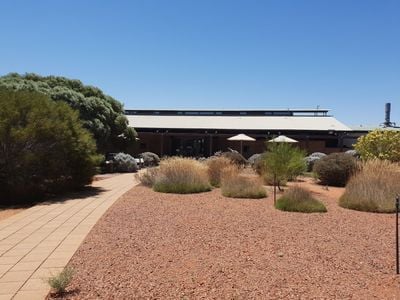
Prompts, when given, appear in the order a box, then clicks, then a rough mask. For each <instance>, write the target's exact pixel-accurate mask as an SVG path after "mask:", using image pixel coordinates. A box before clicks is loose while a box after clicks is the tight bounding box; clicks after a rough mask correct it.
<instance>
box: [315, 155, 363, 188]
mask: <svg viewBox="0 0 400 300" xmlns="http://www.w3.org/2000/svg"><path fill="white" fill-rule="evenodd" d="M356 170H357V160H356V159H355V158H354V157H352V156H351V155H348V154H345V153H332V154H329V155H327V156H325V157H323V158H321V159H320V160H318V161H317V162H315V165H314V169H313V171H314V172H315V173H316V174H317V177H318V179H319V180H320V181H321V184H326V185H332V186H345V185H346V183H347V181H348V180H349V179H350V176H351V175H353V174H354V172H355V171H356Z"/></svg>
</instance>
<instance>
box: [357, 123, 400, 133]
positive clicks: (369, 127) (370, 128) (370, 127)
mask: <svg viewBox="0 0 400 300" xmlns="http://www.w3.org/2000/svg"><path fill="white" fill-rule="evenodd" d="M350 128H351V129H352V130H353V131H362V132H367V131H373V130H394V131H400V127H382V126H376V125H355V126H350Z"/></svg>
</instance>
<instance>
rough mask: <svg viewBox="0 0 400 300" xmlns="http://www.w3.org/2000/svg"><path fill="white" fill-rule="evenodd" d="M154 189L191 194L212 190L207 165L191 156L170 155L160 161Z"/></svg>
mask: <svg viewBox="0 0 400 300" xmlns="http://www.w3.org/2000/svg"><path fill="white" fill-rule="evenodd" d="M153 189H154V190H155V191H157V192H163V193H176V194H190V193H200V192H206V191H209V190H211V185H210V182H209V180H208V173H207V166H206V165H205V164H202V163H201V162H198V161H196V160H195V159H191V158H183V157H170V158H167V159H164V160H162V161H161V162H160V167H159V169H158V172H157V175H156V176H155V182H154V185H153Z"/></svg>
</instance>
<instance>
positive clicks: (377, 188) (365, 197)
mask: <svg viewBox="0 0 400 300" xmlns="http://www.w3.org/2000/svg"><path fill="white" fill-rule="evenodd" d="M399 194H400V165H399V164H395V163H391V162H389V161H384V160H377V159H374V160H369V161H367V162H365V163H364V164H362V165H361V170H360V171H359V172H358V173H357V174H355V175H354V176H353V177H352V178H351V179H350V181H349V182H348V184H347V186H346V191H345V192H344V194H343V196H342V197H341V198H340V200H339V205H340V206H342V207H345V208H350V209H354V210H360V211H369V212H380V213H389V212H394V211H395V197H396V196H397V195H399Z"/></svg>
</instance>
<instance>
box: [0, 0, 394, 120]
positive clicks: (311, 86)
mask: <svg viewBox="0 0 400 300" xmlns="http://www.w3.org/2000/svg"><path fill="white" fill-rule="evenodd" d="M0 28H1V29H0V30H1V46H0V74H7V73H9V72H18V73H25V72H35V73H39V74H41V75H62V76H66V77H71V78H77V79H80V80H82V81H83V82H84V83H85V84H91V85H95V86H98V87H100V88H101V89H103V90H104V91H105V92H106V93H108V94H110V95H111V96H113V97H115V98H116V99H118V100H120V101H122V102H124V103H125V107H126V108H144V107H145V108H153V107H154V108H180V107H189V108H199V107H204V108H303V107H307V108H309V107H310V108H314V107H316V106H317V105H319V106H320V107H321V108H330V109H332V113H333V114H334V115H335V116H336V117H337V118H338V119H339V120H341V121H343V122H345V123H347V124H349V125H352V124H360V123H363V124H377V123H380V122H382V121H383V112H384V103H385V102H386V101H391V102H392V107H393V114H392V119H394V121H397V122H399V123H400V1H399V0H394V1H390V0H382V1H380V0H374V1H370V0H359V1H355V0H351V1H349V0H342V1H340V0H335V1H330V0H315V1H311V0H310V1H307V0H293V1H286V0H276V1H267V0H264V1H262V0H260V1H251V0H250V1H244V0H243V1H234V0H229V1H223V0H212V1H205V0H197V1H194V0H193V1H191V0H182V1H174V0H162V1H161V0H160V1H153V0H142V1H88V0H85V1H82V0H81V1H72V0H68V1H67V0H64V1H54V0H52V1H40V0H36V1H33V0H32V1H18V0H13V1H3V2H2V3H1V8H0Z"/></svg>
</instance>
